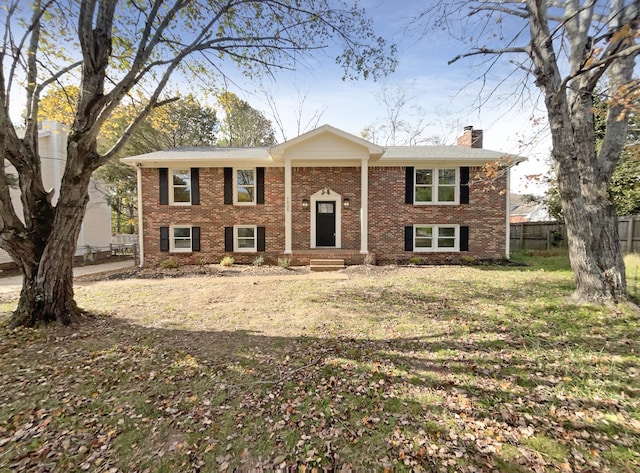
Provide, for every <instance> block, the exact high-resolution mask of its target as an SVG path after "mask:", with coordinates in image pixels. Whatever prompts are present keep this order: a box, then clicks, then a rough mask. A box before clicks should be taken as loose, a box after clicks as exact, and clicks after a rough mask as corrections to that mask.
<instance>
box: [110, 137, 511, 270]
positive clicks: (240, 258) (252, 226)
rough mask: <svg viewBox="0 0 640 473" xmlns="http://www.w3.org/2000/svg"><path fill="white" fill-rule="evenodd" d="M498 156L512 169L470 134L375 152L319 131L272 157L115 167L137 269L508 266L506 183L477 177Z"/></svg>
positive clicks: (193, 153)
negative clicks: (134, 210)
mask: <svg viewBox="0 0 640 473" xmlns="http://www.w3.org/2000/svg"><path fill="white" fill-rule="evenodd" d="M506 157H507V158H511V163H513V162H518V160H519V158H516V157H513V156H507V155H505V154H504V153H500V152H496V151H490V150H486V149H483V148H482V131H481V130H474V129H473V127H467V128H465V131H464V134H463V135H462V136H461V137H460V138H459V139H458V145H457V146H390V147H381V146H378V145H375V144H373V143H370V142H368V141H366V140H364V139H362V138H359V137H357V136H354V135H351V134H349V133H346V132H344V131H342V130H339V129H336V128H334V127H331V126H329V125H325V126H322V127H320V128H317V129H315V130H313V131H311V132H308V133H305V134H303V135H301V136H299V137H297V138H294V139H292V140H289V141H286V142H284V143H282V144H279V145H277V146H274V147H272V148H219V147H193V148H179V149H171V150H166V151H159V152H154V153H149V154H144V155H139V156H132V157H127V158H123V160H122V161H124V162H125V163H127V164H130V165H132V166H135V167H136V168H137V172H138V198H139V222H140V230H139V232H140V241H141V261H142V264H144V265H149V264H151V265H153V264H157V263H160V262H161V261H162V260H165V259H167V258H170V257H171V258H176V259H178V260H179V261H180V262H181V263H185V264H193V263H195V264H197V263H203V262H207V263H214V262H218V261H220V259H222V258H223V257H225V256H232V257H233V258H234V260H235V261H236V262H241V263H251V262H252V261H253V260H255V259H256V258H257V257H259V256H263V257H264V259H265V260H266V261H272V262H275V261H276V260H277V259H278V258H290V259H291V263H292V264H308V263H309V260H311V259H314V258H325V257H326V258H340V259H341V260H344V261H345V262H346V263H347V264H362V263H363V262H364V261H377V262H402V261H408V260H409V259H412V257H413V259H412V260H415V257H418V258H420V259H421V261H424V262H433V263H446V262H458V261H460V260H463V259H464V258H463V257H465V256H466V257H470V258H475V259H481V260H495V259H504V258H507V257H508V255H509V205H508V204H509V203H508V196H509V177H508V174H509V173H508V171H507V172H505V173H502V174H498V175H497V176H492V178H491V179H484V178H482V176H483V172H482V169H483V166H485V165H486V164H487V163H490V162H496V161H502V160H504V159H505V158H506ZM477 176H481V178H478V177H477ZM489 181H490V182H489Z"/></svg>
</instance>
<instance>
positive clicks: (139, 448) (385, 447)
mask: <svg viewBox="0 0 640 473" xmlns="http://www.w3.org/2000/svg"><path fill="white" fill-rule="evenodd" d="M415 276H416V277H415V280H413V279H412V281H413V284H409V285H405V284H401V285H397V286H392V285H390V286H388V287H377V288H376V287H374V286H372V287H359V288H353V287H346V286H340V285H339V284H336V285H335V286H332V287H331V288H330V290H327V291H326V292H322V291H317V292H314V293H312V294H300V295H299V296H298V297H299V298H300V299H302V298H304V299H305V301H306V302H308V303H310V304H313V306H312V307H313V308H316V307H320V308H325V309H327V318H330V317H332V315H331V314H332V313H337V314H343V313H348V314H349V315H352V316H355V317H360V318H361V319H362V321H363V323H364V322H366V323H368V324H373V325H378V326H384V325H385V324H388V325H390V326H392V328H394V327H395V328H398V329H399V328H400V326H401V325H402V324H405V323H406V325H407V326H409V327H414V326H415V327H416V330H415V332H416V333H404V334H399V333H396V334H395V335H393V336H392V335H391V334H390V336H388V337H385V338H382V339H380V338H374V337H367V336H366V335H364V334H355V333H346V332H344V333H341V332H340V329H333V328H327V329H326V330H325V332H322V331H321V330H320V331H317V332H315V333H310V334H309V335H308V336H306V335H303V334H300V335H293V336H284V335H281V336H279V335H265V334H263V333H260V332H256V331H247V330H216V329H215V327H211V328H210V329H208V330H197V331H194V330H188V329H184V330H183V329H176V328H157V327H149V326H144V325H143V324H142V323H141V321H140V320H135V318H134V316H133V314H132V315H131V318H130V319H122V318H115V317H108V316H104V317H103V316H99V317H96V318H95V319H90V320H88V321H87V323H86V324H85V325H82V326H79V327H72V328H70V329H64V330H61V331H60V333H58V332H56V331H52V333H51V334H49V335H48V338H47V339H46V340H42V339H36V340H35V341H32V342H30V343H26V344H22V345H21V344H15V343H12V342H11V340H10V339H2V340H0V353H2V354H3V359H4V360H5V361H3V362H0V372H1V373H3V378H2V381H3V385H4V386H5V389H4V392H3V393H2V394H0V404H1V405H3V410H0V412H1V413H2V415H1V416H0V449H1V448H4V449H5V450H4V451H2V452H1V453H2V455H0V470H2V469H3V468H5V467H6V468H7V469H9V468H10V467H11V469H13V470H15V471H19V470H20V469H22V470H24V471H27V470H31V471H37V469H36V467H37V466H38V465H40V464H43V463H42V462H43V461H44V459H45V458H48V457H47V455H50V454H51V453H50V452H51V451H55V449H52V448H45V447H48V446H49V447H50V446H51V445H56V442H57V443H60V444H62V443H63V442H64V438H67V437H72V436H73V435H76V437H73V438H72V439H71V440H70V441H69V442H70V445H72V446H73V445H74V442H76V441H78V442H79V441H84V442H85V443H86V442H87V440H86V439H99V438H102V437H105V436H107V437H108V435H107V434H108V433H109V432H115V433H114V434H111V435H112V437H113V440H112V441H110V443H109V444H108V446H109V448H103V447H105V444H102V445H101V444H95V445H93V444H90V445H89V448H88V449H87V450H86V451H83V453H75V454H73V455H72V454H69V455H68V456H67V457H64V458H66V460H56V461H58V465H57V467H58V469H60V471H62V470H64V469H66V470H68V471H75V470H79V469H81V465H86V464H89V467H90V468H91V467H92V466H95V458H93V459H92V460H91V462H93V463H91V462H89V459H91V458H92V457H91V455H93V454H94V453H96V452H102V453H101V454H103V455H105V456H106V457H108V459H107V460H105V461H104V463H103V464H104V465H105V471H108V469H107V466H109V467H111V466H114V467H117V468H120V469H121V470H123V471H144V470H145V469H150V470H151V471H161V470H163V469H164V471H194V470H197V469H200V468H203V465H206V467H205V468H204V469H203V471H205V470H206V469H208V470H209V471H213V470H218V469H219V470H224V469H225V468H223V467H224V466H225V465H226V467H227V468H228V469H229V470H233V469H234V468H238V469H240V470H244V469H248V468H250V467H259V468H264V469H275V468H278V467H279V466H280V465H281V464H282V463H285V466H286V467H287V468H288V469H295V467H296V466H299V465H303V464H304V465H306V466H311V467H313V466H318V467H321V468H325V469H328V470H338V469H340V468H341V467H342V466H343V465H344V464H351V465H352V466H353V467H354V469H360V470H380V469H382V468H383V467H385V466H387V467H391V468H396V469H407V470H411V469H418V467H420V468H422V469H425V470H427V471H439V469H440V468H444V469H446V470H448V471H490V470H499V471H511V472H526V471H542V470H546V471H559V470H561V469H562V468H564V464H566V465H568V466H569V468H571V469H573V470H578V469H589V468H590V469H591V471H620V472H622V471H633V470H639V471H640V458H639V457H638V454H637V452H638V451H640V430H639V426H640V423H639V419H638V414H637V413H638V412H639V411H640V404H639V401H638V399H639V396H638V394H639V393H640V383H639V380H638V366H637V360H638V358H637V356H638V353H640V337H638V327H639V326H640V318H639V316H638V314H637V313H635V314H630V313H623V312H615V311H610V312H607V311H605V310H602V309H601V308H595V307H589V306H584V307H578V306H572V305H570V304H566V303H563V302H561V301H560V295H562V291H563V289H562V288H559V287H558V286H554V287H553V288H549V287H548V284H547V283H545V282H536V281H535V280H529V281H528V282H527V284H526V285H523V284H522V281H520V280H519V279H518V278H513V279H512V280H503V281H501V283H500V285H499V286H498V285H496V286H495V287H494V286H492V285H491V284H487V283H486V281H474V280H473V279H471V278H470V279H468V280H465V281H464V284H462V283H461V284H460V285H459V287H454V288H451V287H449V288H447V287H444V286H438V287H436V286H435V283H434V281H427V280H423V279H421V276H420V273H419V272H416V273H415ZM449 283H450V284H454V283H455V282H451V281H450V282H449ZM427 284H432V285H433V287H432V288H429V290H426V285H427ZM255 290H256V291H261V290H263V289H262V288H261V287H260V286H259V285H258V286H257V287H256V288H255ZM535 295H540V296H539V297H536V296H535ZM328 309H336V311H335V312H331V311H330V310H328ZM133 310H135V309H133ZM214 311H215V309H211V315H213V313H214ZM203 315H206V314H203ZM275 316H279V317H283V316H285V315H282V314H278V313H276V315H275ZM421 318H423V319H424V327H426V328H421V329H420V330H418V328H417V327H420V326H421V325H420V324H419V322H420V320H421ZM379 333H380V332H379ZM15 360H20V367H19V369H14V368H15V367H13V368H12V366H13V365H11V363H14V364H15ZM69 393H73V395H71V394H69ZM72 396H75V397H72ZM21 402H22V403H26V404H25V405H28V406H29V410H30V411H31V412H40V411H35V407H33V406H37V407H38V409H40V410H42V411H43V412H44V413H45V414H44V417H40V418H39V419H38V420H37V422H36V424H37V423H38V422H40V419H41V418H46V417H47V416H49V417H52V416H53V415H52V414H50V412H55V410H56V409H60V406H63V408H64V409H65V416H66V420H65V421H64V422H62V421H61V420H60V419H57V420H56V422H51V423H49V424H47V425H46V426H45V427H44V429H45V431H44V433H43V432H42V431H38V432H36V433H35V434H34V435H33V436H32V437H31V438H28V437H25V438H19V439H18V440H16V441H13V440H9V441H8V442H7V443H3V442H4V439H3V438H14V437H16V433H17V432H20V429H21V428H22V427H23V426H24V425H28V424H29V423H30V422H31V421H28V422H27V421H25V422H24V423H23V424H21V423H20V422H19V421H18V420H16V419H20V417H19V415H18V414H17V412H18V407H17V406H18V405H19V403H21ZM39 415H42V414H39ZM87 419H88V420H87ZM94 419H97V420H95V421H94ZM139 419H143V420H144V421H143V420H139ZM30 428H31V427H30ZM2 429H5V430H2ZM46 429H49V430H46ZM53 429H58V430H53ZM22 430H23V431H24V429H22ZM47 433H48V434H47ZM16 438H17V437H16ZM175 438H178V439H179V440H178V441H174V439H175ZM74 439H76V440H74ZM78 439H79V440H78ZM83 439H84V440H83ZM29 441H30V443H29ZM174 444H175V445H187V447H184V448H182V447H177V446H175V445H174ZM12 448H13V449H15V451H14V452H13V453H11V452H12V450H11V449H12ZM20 448H22V449H23V450H20ZM25 449H26V450H25ZM101 449H102V450H101ZM67 450H68V451H70V452H72V451H75V452H78V451H80V450H73V449H72V448H71V447H68V448H67ZM7 452H9V453H7ZM158 452H162V455H160V454H159V453H158ZM56 458H57V457H56ZM101 458H102V457H101ZM63 461H66V462H67V463H66V464H65V463H63ZM12 462H14V463H15V464H18V463H19V462H22V463H20V465H21V468H17V467H14V463H12ZM96 468H97V467H96ZM82 469H84V468H82ZM565 469H566V468H565ZM96 471H98V469H96Z"/></svg>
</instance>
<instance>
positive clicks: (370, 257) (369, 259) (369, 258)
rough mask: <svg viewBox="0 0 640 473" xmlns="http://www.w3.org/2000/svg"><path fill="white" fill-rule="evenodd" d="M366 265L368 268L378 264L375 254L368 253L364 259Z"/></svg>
mask: <svg viewBox="0 0 640 473" xmlns="http://www.w3.org/2000/svg"><path fill="white" fill-rule="evenodd" d="M364 264H366V265H367V266H370V265H374V264H376V255H375V253H367V255H366V256H365V257H364Z"/></svg>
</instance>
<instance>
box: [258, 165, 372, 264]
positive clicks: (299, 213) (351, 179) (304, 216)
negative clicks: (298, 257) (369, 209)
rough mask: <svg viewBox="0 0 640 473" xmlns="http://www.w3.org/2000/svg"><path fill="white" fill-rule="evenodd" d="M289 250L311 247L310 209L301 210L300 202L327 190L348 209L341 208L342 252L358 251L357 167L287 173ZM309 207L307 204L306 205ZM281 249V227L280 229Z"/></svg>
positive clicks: (294, 169)
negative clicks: (288, 174) (288, 182)
mask: <svg viewBox="0 0 640 473" xmlns="http://www.w3.org/2000/svg"><path fill="white" fill-rule="evenodd" d="M291 181H292V184H291V201H292V203H293V205H292V215H291V218H292V222H293V223H292V235H293V242H292V243H293V244H292V248H293V250H294V252H295V250H308V249H309V248H311V235H310V233H311V216H312V215H313V213H312V211H311V208H309V210H307V211H305V210H302V199H311V196H312V195H313V194H315V193H316V192H318V191H320V190H322V189H323V188H325V187H327V188H329V189H330V190H331V191H333V192H336V193H337V194H339V195H341V196H342V198H343V199H345V198H347V199H349V202H350V207H349V208H348V209H344V208H343V209H342V249H347V250H359V249H360V168H359V167H358V168H345V167H339V168H338V167H335V168H322V167H314V168H312V167H305V168H303V167H294V168H293V169H292V172H291ZM265 186H266V184H265ZM310 205H311V203H310ZM282 232H283V233H282V241H283V248H284V226H283V229H282Z"/></svg>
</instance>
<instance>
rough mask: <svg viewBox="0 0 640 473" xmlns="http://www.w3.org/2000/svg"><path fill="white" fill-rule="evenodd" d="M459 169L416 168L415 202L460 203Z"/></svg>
mask: <svg viewBox="0 0 640 473" xmlns="http://www.w3.org/2000/svg"><path fill="white" fill-rule="evenodd" d="M458 184H459V169H458V168H443V169H438V168H436V169H416V170H415V179H414V203H416V204H456V203H458V199H459V196H458Z"/></svg>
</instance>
